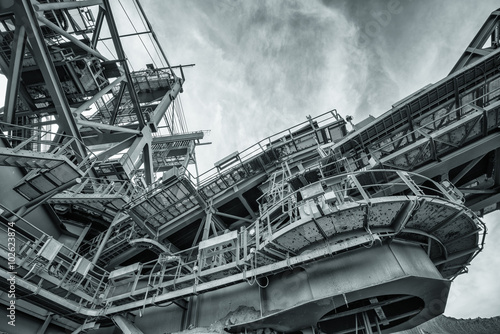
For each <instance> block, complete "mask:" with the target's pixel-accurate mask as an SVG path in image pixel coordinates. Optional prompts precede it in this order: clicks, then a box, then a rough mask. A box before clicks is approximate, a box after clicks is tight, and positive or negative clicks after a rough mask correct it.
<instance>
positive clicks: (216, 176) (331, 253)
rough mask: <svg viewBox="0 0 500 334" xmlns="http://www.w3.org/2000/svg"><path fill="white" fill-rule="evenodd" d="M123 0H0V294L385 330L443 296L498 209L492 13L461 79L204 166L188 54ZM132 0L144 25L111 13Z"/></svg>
mask: <svg viewBox="0 0 500 334" xmlns="http://www.w3.org/2000/svg"><path fill="white" fill-rule="evenodd" d="M124 3H125V2H124V1H123V3H122V2H112V1H109V0H85V1H29V0H19V1H15V2H5V3H4V4H1V5H0V21H1V23H2V24H1V26H0V69H1V71H2V73H4V74H5V75H6V76H7V78H8V86H7V92H6V101H5V106H4V108H3V109H2V111H1V113H0V115H1V116H2V120H1V122H0V128H1V138H0V139H1V142H0V221H1V223H0V235H1V236H2V237H1V240H2V242H1V244H0V254H1V256H2V258H3V259H4V261H3V262H2V264H1V268H0V276H1V277H2V283H1V284H0V286H1V287H2V291H4V292H6V291H9V289H12V285H11V284H10V283H9V282H11V281H9V279H11V278H12V275H13V276H14V280H15V284H14V286H15V297H16V298H15V299H12V298H10V297H9V294H8V293H1V294H0V300H1V302H2V304H3V305H4V306H5V307H3V309H6V307H7V306H8V305H12V304H15V324H16V330H17V331H18V332H23V333H24V332H25V333H30V332H37V333H65V332H68V331H71V332H73V333H82V332H95V333H115V332H116V330H117V329H119V330H121V331H123V332H124V333H149V332H176V331H180V330H184V329H188V328H192V327H193V326H201V327H207V328H208V327H210V326H212V327H210V328H211V329H212V330H225V331H227V332H231V333H243V332H245V333H250V332H255V333H257V332H261V331H262V330H263V329H269V330H272V331H275V332H298V331H302V332H303V333H305V332H311V331H312V332H319V331H322V332H325V333H358V332H359V331H360V330H362V331H363V332H364V333H389V332H392V331H397V330H403V329H407V328H412V327H414V326H416V325H418V324H420V323H422V322H424V321H427V320H429V319H431V318H433V317H435V316H437V315H439V314H441V313H442V312H443V311H444V306H445V305H446V301H447V297H448V292H449V287H450V285H451V282H452V280H453V279H454V278H455V277H457V276H458V275H460V274H463V273H465V272H467V266H468V265H469V264H470V262H471V261H472V260H473V259H474V257H475V256H476V255H477V254H478V253H479V252H480V251H481V250H482V248H483V245H484V238H485V235H486V227H485V225H484V224H483V223H482V221H481V219H480V217H481V216H483V215H485V214H487V213H489V212H491V211H494V210H497V209H498V208H499V202H500V197H499V196H500V195H499V194H500V155H499V154H500V140H499V139H500V138H499V136H500V134H499V122H500V120H499V119H500V54H499V51H498V50H499V49H498V48H497V46H498V45H499V38H500V36H499V31H500V27H499V22H500V21H499V15H500V11H499V10H497V11H494V12H493V13H492V14H491V16H490V17H489V18H488V20H487V22H486V23H485V25H484V26H483V28H482V29H481V31H480V32H479V33H478V35H477V36H476V38H475V39H474V40H473V42H472V43H471V45H470V46H469V47H468V48H467V49H466V51H465V53H464V55H463V56H462V57H461V58H460V60H459V61H458V63H457V65H455V67H454V68H453V70H452V72H451V73H450V74H449V76H447V77H446V78H444V79H443V80H441V81H439V82H438V83H436V84H432V85H429V86H427V87H425V88H423V89H421V90H419V91H417V92H415V93H414V94H412V95H410V96H409V97H407V98H406V99H404V100H402V101H399V102H397V103H395V104H394V105H393V106H392V109H391V110H389V111H388V112H386V113H385V114H383V115H381V116H380V117H378V118H376V119H374V120H372V121H371V122H368V123H365V122H363V124H365V125H363V126H355V127H354V129H353V130H352V131H350V132H348V130H347V127H346V121H345V120H344V119H343V118H342V117H341V116H340V114H339V113H338V112H337V111H336V110H331V111H328V112H326V113H323V114H320V115H319V116H316V117H310V116H308V117H307V119H306V120H305V121H304V122H303V123H301V124H298V125H295V126H292V127H291V128H288V129H286V130H284V131H281V132H278V133H276V134H275V135H272V136H270V137H267V138H265V139H263V140H261V141H259V142H257V143H256V144H255V145H253V146H251V147H250V148H248V149H246V150H244V151H241V152H239V151H237V152H234V153H232V154H230V155H228V156H227V157H225V158H223V159H221V160H219V161H218V162H216V163H215V166H214V168H213V169H211V170H209V171H207V172H204V173H203V174H198V171H197V168H196V154H195V149H196V146H197V145H199V144H201V143H202V142H201V141H202V139H203V137H204V132H203V131H194V132H193V131H188V129H187V126H186V124H185V120H184V118H183V115H182V110H181V104H180V103H178V100H179V98H180V95H179V94H180V93H181V92H182V90H183V88H182V86H183V83H184V80H185V77H184V70H183V68H185V67H186V66H181V65H179V66H171V65H170V64H169V63H168V61H167V59H166V57H165V56H164V53H163V51H162V49H161V46H160V44H159V43H158V40H157V38H156V35H155V33H154V32H153V30H152V27H151V25H150V23H149V21H148V20H147V18H146V16H145V13H144V10H143V7H142V5H141V4H140V2H139V1H138V0H131V1H129V2H128V6H130V7H124ZM131 11H134V13H135V14H134V15H132V16H137V17H140V21H141V22H142V23H143V28H144V31H138V30H137V29H136V27H138V25H135V26H133V27H134V29H135V33H133V34H129V33H124V32H122V31H121V30H120V29H119V28H120V27H118V26H117V24H116V20H117V19H116V18H117V16H119V15H124V16H123V17H121V20H124V22H125V21H126V19H127V18H130V16H129V15H126V14H124V13H127V12H128V13H130V12H131ZM146 36H148V39H147V41H149V42H151V43H152V46H151V47H152V48H153V49H154V50H155V51H157V52H156V55H155V56H154V57H153V56H152V55H151V54H149V55H150V56H151V57H152V59H151V61H150V62H149V63H147V64H144V66H145V69H141V70H137V71H134V70H132V63H131V62H130V59H132V56H133V55H132V54H130V53H129V52H128V51H127V50H126V49H125V48H124V46H125V45H124V44H125V43H124V40H125V39H128V38H138V39H139V42H141V43H143V45H144V43H145V40H146V38H145V37H146ZM143 38H144V39H143ZM144 46H145V45H144ZM145 47H146V46H145ZM131 52H133V51H131ZM192 167H193V168H192ZM14 235H15V237H13V236H14ZM9 238H10V239H9ZM12 238H13V239H12ZM13 254H15V256H14V255H13ZM11 300H14V303H12V301H11ZM7 311H8V312H9V310H8V309H7ZM7 315H8V314H7ZM9 326H11V325H9V324H8V323H7V322H5V323H0V330H7V331H9V330H11V328H13V327H9Z"/></svg>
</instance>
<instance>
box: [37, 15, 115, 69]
mask: <svg viewBox="0 0 500 334" xmlns="http://www.w3.org/2000/svg"><path fill="white" fill-rule="evenodd" d="M37 18H38V21H40V22H42V23H43V24H45V25H46V26H47V27H49V28H50V29H52V30H53V31H54V32H56V33H58V34H60V35H61V36H64V37H66V38H67V39H69V40H70V41H71V42H73V44H75V45H76V46H78V47H79V48H80V49H82V50H84V51H87V52H88V53H90V54H91V55H94V56H96V57H97V58H99V59H101V60H104V61H106V60H108V59H107V58H106V57H104V56H103V55H102V54H101V53H100V52H98V51H97V50H94V49H92V48H91V47H89V46H87V45H86V44H84V43H82V41H80V40H79V39H78V38H76V37H75V36H73V35H71V34H70V33H68V32H67V31H65V30H63V29H61V28H60V27H59V26H57V25H55V24H54V23H52V22H50V21H49V20H47V19H46V18H45V17H43V16H38V17H37Z"/></svg>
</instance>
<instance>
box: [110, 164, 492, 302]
mask: <svg viewBox="0 0 500 334" xmlns="http://www.w3.org/2000/svg"><path fill="white" fill-rule="evenodd" d="M318 168H320V167H318ZM270 191H271V190H270ZM423 197H426V198H428V200H430V201H433V202H436V203H449V204H448V205H449V206H450V207H454V208H460V210H464V211H467V213H466V215H467V216H468V217H470V218H471V219H472V221H473V223H474V224H475V225H476V226H475V227H474V228H473V230H478V231H483V232H482V233H483V238H482V239H478V240H479V241H478V242H479V248H482V246H483V244H484V234H485V230H486V229H485V226H484V224H483V223H482V222H481V221H480V220H479V218H477V217H476V216H475V215H474V214H473V213H472V212H469V211H470V210H468V209H467V208H465V207H463V206H462V204H461V200H460V194H459V193H457V192H456V189H454V188H453V187H450V186H449V185H448V184H439V183H437V182H434V181H433V180H431V179H429V178H426V177H423V176H420V175H418V174H414V173H408V172H405V171H396V170H370V171H360V172H353V173H347V174H342V175H336V176H333V177H327V178H324V179H321V180H320V181H318V182H315V183H312V184H309V185H306V186H304V187H303V188H301V189H298V190H295V191H293V192H289V193H288V194H285V195H284V196H283V197H282V198H281V200H279V201H275V202H273V203H270V202H266V197H265V196H264V197H262V198H261V202H260V207H261V214H260V217H259V219H257V220H256V221H255V222H254V223H252V224H250V225H249V226H248V227H246V228H245V227H242V228H241V229H240V230H237V231H230V232H229V231H226V232H225V233H222V234H219V235H214V236H212V237H211V238H209V239H206V240H203V241H202V242H200V243H199V244H198V245H197V246H196V247H192V248H189V249H186V250H183V251H180V252H177V253H173V254H164V255H163V256H160V257H159V259H157V260H153V261H150V262H147V263H144V264H142V265H141V267H140V268H139V267H138V269H137V270H138V273H137V275H136V276H134V279H135V283H133V284H132V283H130V282H127V284H131V286H132V285H133V287H134V290H133V292H132V294H129V292H130V290H127V289H128V288H126V287H120V284H115V285H116V286H115V288H113V291H114V292H111V293H110V294H109V298H108V302H115V301H118V300H120V299H122V298H129V297H130V296H135V297H134V298H137V296H141V295H142V296H146V295H147V296H149V297H150V296H152V295H159V294H161V293H168V291H170V292H174V291H176V290H178V289H183V288H186V287H191V288H192V289H193V291H196V286H197V285H198V284H201V283H206V282H210V281H211V280H216V279H218V278H221V277H223V276H224V275H225V276H227V275H231V274H233V273H241V272H246V271H248V272H253V270H255V269H258V268H260V267H261V266H266V265H268V264H269V263H272V262H273V261H275V262H276V261H279V260H278V259H275V260H270V259H269V258H268V259H264V257H263V256H262V255H261V254H260V252H261V251H265V250H266V247H268V246H269V245H272V244H273V239H274V236H276V235H280V233H282V231H285V230H287V229H288V227H289V226H290V225H297V224H300V223H299V221H303V222H304V223H305V222H308V221H311V220H312V219H313V218H319V217H321V216H323V215H328V214H332V213H334V212H340V211H342V210H349V208H353V207H358V206H359V205H366V206H370V205H372V202H373V203H375V202H377V201H378V202H380V203H383V201H384V200H387V201H389V202H390V201H393V200H408V201H410V200H412V199H413V200H414V201H418V200H420V199H422V198H423ZM361 225H362V224H361ZM368 230H369V227H368ZM400 232H401V231H400V230H396V229H394V231H392V232H385V234H384V237H389V238H391V237H396V236H397V235H398V233H400ZM363 233H365V232H364V231H363ZM367 233H371V232H367ZM283 256H284V259H285V260H286V258H287V257H288V256H290V257H293V256H295V255H294V254H283ZM269 261H271V262H269ZM152 268H153V269H152ZM247 278H248V279H249V280H250V281H251V280H253V279H254V278H255V277H252V276H251V275H250V274H249V276H248V277H247ZM146 279H147V284H146V283H145V280H146ZM141 280H142V282H143V284H142V285H141V283H140V282H141ZM125 291H127V292H125ZM165 291H167V292H165Z"/></svg>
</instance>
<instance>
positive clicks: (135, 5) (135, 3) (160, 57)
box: [132, 0, 166, 68]
mask: <svg viewBox="0 0 500 334" xmlns="http://www.w3.org/2000/svg"><path fill="white" fill-rule="evenodd" d="M132 2H133V4H134V7H135V9H136V10H137V12H138V13H139V17H140V18H141V22H142V24H143V26H144V29H145V30H146V31H149V28H148V26H147V24H146V22H145V20H144V17H143V16H142V15H140V13H141V11H140V9H139V7H138V6H137V2H136V1H135V0H132ZM148 36H149V40H150V41H151V44H152V45H153V48H154V49H155V52H156V55H157V56H158V59H159V60H160V63H161V67H162V68H163V67H166V66H165V64H164V63H163V57H162V56H161V55H160V53H159V52H158V48H157V45H156V43H155V41H154V39H153V37H152V36H151V34H150V33H149V34H148Z"/></svg>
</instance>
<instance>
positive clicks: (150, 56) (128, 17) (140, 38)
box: [118, 0, 158, 67]
mask: <svg viewBox="0 0 500 334" xmlns="http://www.w3.org/2000/svg"><path fill="white" fill-rule="evenodd" d="M118 3H119V4H120V7H122V9H123V12H124V13H125V15H126V16H127V19H128V21H129V22H130V24H131V25H132V28H134V31H135V32H136V33H137V34H139V32H138V31H137V29H136V28H135V25H134V23H133V22H132V20H131V19H130V16H129V15H128V13H127V11H126V10H125V7H123V4H122V2H121V0H118ZM137 37H139V40H140V41H141V43H142V46H144V49H145V50H146V52H147V53H148V55H149V58H151V61H152V62H153V65H154V66H155V67H158V66H156V63H155V61H154V59H153V56H152V55H151V53H149V50H148V48H147V47H146V44H144V41H143V40H142V37H141V35H137Z"/></svg>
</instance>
